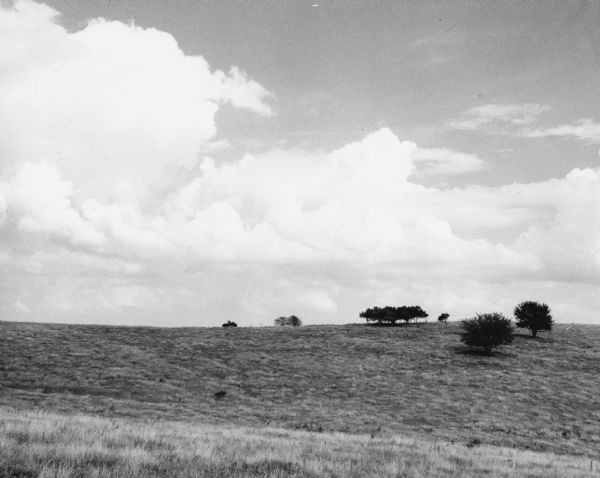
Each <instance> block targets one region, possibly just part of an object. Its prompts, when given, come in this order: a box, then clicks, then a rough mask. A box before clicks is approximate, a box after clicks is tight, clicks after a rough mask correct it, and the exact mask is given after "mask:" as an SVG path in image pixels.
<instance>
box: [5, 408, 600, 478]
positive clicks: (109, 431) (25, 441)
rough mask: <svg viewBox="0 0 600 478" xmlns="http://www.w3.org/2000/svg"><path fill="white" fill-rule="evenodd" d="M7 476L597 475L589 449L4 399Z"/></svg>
mask: <svg viewBox="0 0 600 478" xmlns="http://www.w3.org/2000/svg"><path fill="white" fill-rule="evenodd" d="M0 424H1V429H0V476H2V477H22V478H25V477H40V478H50V477H52V478H74V477H96V478H100V477H129V478H146V477H148V478H151V477H223V478H230V477H271V478H275V477H277V478H283V477H297V478H300V477H302V478H316V477H340V478H341V477H348V478H352V477H363V476H377V477H382V478H386V477H390V478H391V477H431V478H436V477H480V476H487V477H544V478H548V477H557V478H558V477H560V478H575V477H582V478H583V477H592V476H598V474H597V473H598V470H599V469H600V467H599V466H598V464H597V463H596V462H594V461H592V460H590V459H589V458H583V457H572V456H571V457H568V456H559V455H554V454H551V453H539V452H531V451H517V450H511V449H507V448H501V447H493V446H474V447H471V448H469V447H466V446H464V445H456V444H450V443H443V442H436V441H426V440H418V439H410V438H407V437H402V436H389V437H380V438H370V436H368V435H349V434H341V433H314V432H304V431H293V430H283V429H276V428H248V427H233V426H216V425H192V424H186V423H182V422H167V421H154V422H148V421H140V420H131V419H123V418H121V419H109V418H99V417H90V416H82V415H76V416H63V415H58V414H50V413H44V412H32V411H29V412H24V411H15V410H12V409H7V408H1V409H0Z"/></svg>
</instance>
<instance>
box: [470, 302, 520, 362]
mask: <svg viewBox="0 0 600 478" xmlns="http://www.w3.org/2000/svg"><path fill="white" fill-rule="evenodd" d="M461 328H462V332H461V336H460V339H461V340H462V341H463V342H464V343H465V344H466V345H468V346H469V347H483V349H484V350H485V353H486V354H490V353H491V351H492V349H493V348H496V347H499V346H500V345H505V344H510V343H512V341H513V334H514V329H513V327H512V324H511V322H510V320H509V319H507V318H506V317H504V315H502V314H499V313H496V312H494V313H491V314H477V315H476V316H475V317H473V318H472V319H464V320H463V321H461Z"/></svg>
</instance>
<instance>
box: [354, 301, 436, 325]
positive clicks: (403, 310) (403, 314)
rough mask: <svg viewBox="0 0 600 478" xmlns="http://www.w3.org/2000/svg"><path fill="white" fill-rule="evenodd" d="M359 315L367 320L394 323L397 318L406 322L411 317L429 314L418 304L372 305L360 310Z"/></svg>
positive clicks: (427, 315) (422, 316) (419, 317)
mask: <svg viewBox="0 0 600 478" xmlns="http://www.w3.org/2000/svg"><path fill="white" fill-rule="evenodd" d="M360 317H362V318H363V319H367V322H377V323H379V324H383V323H388V324H390V325H395V324H396V321H398V320H403V321H404V322H405V323H406V324H408V323H409V322H410V321H411V320H412V319H422V318H425V317H429V314H427V312H425V311H424V310H423V309H421V307H420V306H418V305H410V306H406V305H403V306H401V307H390V306H387V307H373V308H372V309H367V310H364V311H362V312H361V313H360Z"/></svg>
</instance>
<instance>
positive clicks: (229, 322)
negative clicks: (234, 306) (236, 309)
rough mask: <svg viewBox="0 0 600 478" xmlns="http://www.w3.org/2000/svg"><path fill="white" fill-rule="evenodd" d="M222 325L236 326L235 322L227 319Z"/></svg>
mask: <svg viewBox="0 0 600 478" xmlns="http://www.w3.org/2000/svg"><path fill="white" fill-rule="evenodd" d="M223 327H237V324H236V323H235V322H232V321H231V320H228V321H227V322H225V323H224V324H223Z"/></svg>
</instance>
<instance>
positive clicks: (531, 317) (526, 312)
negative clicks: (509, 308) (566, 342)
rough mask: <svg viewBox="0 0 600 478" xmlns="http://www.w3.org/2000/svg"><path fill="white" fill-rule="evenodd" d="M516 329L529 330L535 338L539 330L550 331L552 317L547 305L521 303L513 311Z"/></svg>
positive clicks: (529, 302)
mask: <svg viewBox="0 0 600 478" xmlns="http://www.w3.org/2000/svg"><path fill="white" fill-rule="evenodd" d="M514 314H515V317H516V319H517V324H516V325H517V327H520V328H522V329H529V330H531V335H532V336H533V337H535V336H536V335H537V333H538V331H540V330H548V331H549V330H552V324H553V323H554V322H553V320H552V315H551V314H550V307H548V305H547V304H540V303H539V302H534V301H532V300H527V301H525V302H521V303H520V304H519V305H517V306H516V307H515V311H514Z"/></svg>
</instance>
